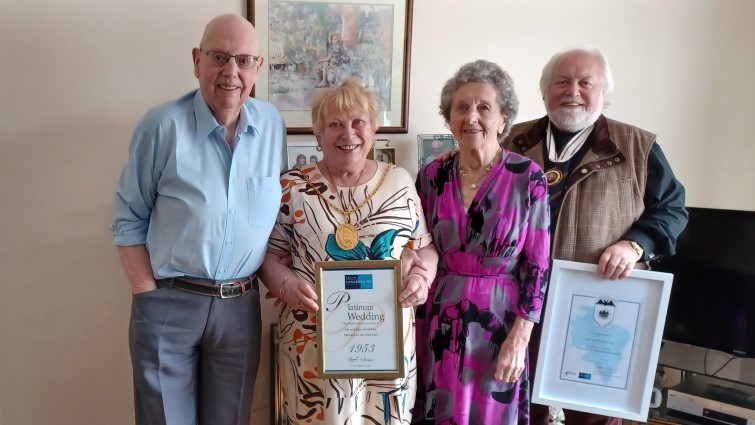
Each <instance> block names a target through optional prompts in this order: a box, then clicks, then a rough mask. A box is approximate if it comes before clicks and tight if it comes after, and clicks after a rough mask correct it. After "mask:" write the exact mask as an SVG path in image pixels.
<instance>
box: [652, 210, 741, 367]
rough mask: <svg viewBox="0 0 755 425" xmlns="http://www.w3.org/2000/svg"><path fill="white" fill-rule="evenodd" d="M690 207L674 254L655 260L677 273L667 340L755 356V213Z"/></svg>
mask: <svg viewBox="0 0 755 425" xmlns="http://www.w3.org/2000/svg"><path fill="white" fill-rule="evenodd" d="M687 209H688V210H689V223H688V224H687V227H686V228H685V230H684V232H682V234H681V235H680V236H679V240H678V241H677V253H676V255H674V256H671V257H667V258H663V259H662V260H660V261H658V262H656V263H653V270H657V271H663V272H668V273H673V274H674V283H673V286H672V289H671V299H670V300H669V306H668V313H667V317H666V326H665V328H664V332H663V338H664V339H666V340H669V341H675V342H680V343H685V344H691V345H696V346H699V347H704V348H711V349H714V350H719V351H723V352H726V353H729V354H733V355H736V356H739V357H755V212H752V211H735V210H720V209H709V208H694V207H688V208H687Z"/></svg>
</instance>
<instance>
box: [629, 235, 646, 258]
mask: <svg viewBox="0 0 755 425" xmlns="http://www.w3.org/2000/svg"><path fill="white" fill-rule="evenodd" d="M628 240H629V243H630V244H631V245H632V249H633V250H634V252H635V253H637V260H638V261H639V260H642V255H643V254H644V253H645V250H644V249H642V246H641V245H640V244H638V243H637V242H636V241H633V240H631V239H628Z"/></svg>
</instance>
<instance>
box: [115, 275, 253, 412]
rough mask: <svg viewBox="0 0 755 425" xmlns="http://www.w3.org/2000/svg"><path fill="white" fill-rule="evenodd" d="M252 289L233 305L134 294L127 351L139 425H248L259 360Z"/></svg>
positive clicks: (185, 295)
mask: <svg viewBox="0 0 755 425" xmlns="http://www.w3.org/2000/svg"><path fill="white" fill-rule="evenodd" d="M260 321H261V318H260V297H259V290H258V285H257V282H254V284H253V287H252V290H251V291H250V292H248V293H246V294H244V295H243V296H240V297H236V298H228V299H220V298H214V297H209V296H205V295H197V294H192V293H189V292H185V291H181V290H179V289H173V288H158V289H156V290H154V291H151V292H146V293H142V294H138V295H135V296H134V297H133V300H132V304H131V323H130V326H129V347H130V351H131V364H132V366H133V370H134V405H135V414H136V424H137V425H194V424H200V425H249V423H250V422H249V416H250V413H251V405H252V396H253V393H254V381H255V379H256V377H257V367H258V366H259V359H260V346H261V345H262V344H261V341H260V331H261V322H260Z"/></svg>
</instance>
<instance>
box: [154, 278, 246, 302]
mask: <svg viewBox="0 0 755 425" xmlns="http://www.w3.org/2000/svg"><path fill="white" fill-rule="evenodd" d="M256 277H257V274H256V273H255V274H253V275H251V276H249V277H247V278H245V279H241V280H237V281H232V282H222V281H220V282H218V281H214V280H211V279H198V278H195V277H190V276H177V277H171V278H167V279H157V284H158V286H164V287H168V288H176V289H180V290H182V291H186V292H191V293H193V294H199V295H207V296H210V297H218V298H235V297H240V296H242V295H244V294H246V293H247V292H249V291H251V290H252V283H253V282H254V279H255V278H256Z"/></svg>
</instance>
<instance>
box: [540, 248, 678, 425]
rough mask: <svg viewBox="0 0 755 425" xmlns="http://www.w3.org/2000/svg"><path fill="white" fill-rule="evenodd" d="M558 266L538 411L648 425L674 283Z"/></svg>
mask: <svg viewBox="0 0 755 425" xmlns="http://www.w3.org/2000/svg"><path fill="white" fill-rule="evenodd" d="M596 269H597V266H596V265H594V264H585V263H577V262H572V261H562V260H554V261H553V269H552V272H551V280H550V285H549V287H548V302H547V305H548V307H547V308H546V311H545V318H544V320H545V321H544V322H543V334H542V337H541V339H540V354H539V356H538V362H537V374H536V376H535V384H534V388H533V397H532V402H533V403H539V404H545V405H549V406H558V407H561V408H568V409H572V410H578V411H582V412H589V413H596V414H601V415H607V416H614V417H619V418H624V419H630V420H635V421H643V422H644V421H646V420H647V415H648V408H649V407H650V397H651V393H652V390H653V379H654V377H655V370H656V366H657V364H658V353H659V351H660V347H661V338H662V335H663V326H664V323H665V321H666V308H667V306H668V300H669V295H671V283H672V279H673V275H671V274H668V273H659V272H651V271H647V270H633V271H632V274H631V275H630V276H629V277H627V278H625V279H623V280H614V281H611V280H607V279H602V278H600V277H598V275H597V273H596Z"/></svg>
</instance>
